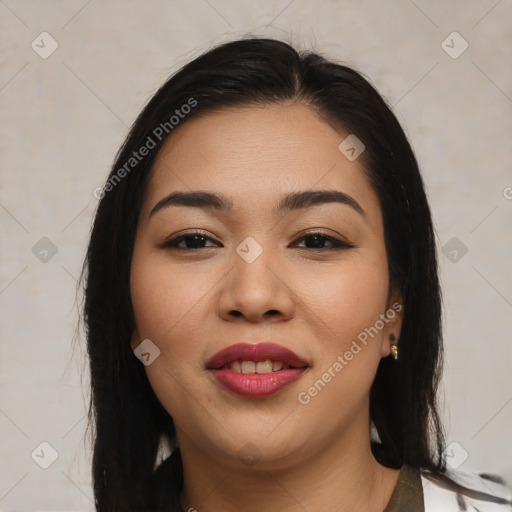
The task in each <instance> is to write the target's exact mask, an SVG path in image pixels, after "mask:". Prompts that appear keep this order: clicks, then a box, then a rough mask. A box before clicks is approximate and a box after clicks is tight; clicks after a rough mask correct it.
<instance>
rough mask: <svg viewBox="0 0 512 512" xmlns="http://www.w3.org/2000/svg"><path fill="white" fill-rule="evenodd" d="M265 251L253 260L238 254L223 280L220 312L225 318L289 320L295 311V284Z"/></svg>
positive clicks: (219, 297) (218, 306) (254, 321)
mask: <svg viewBox="0 0 512 512" xmlns="http://www.w3.org/2000/svg"><path fill="white" fill-rule="evenodd" d="M271 260H272V258H271V257H268V256H267V254H266V251H263V253H262V254H261V255H260V256H259V257H258V258H257V259H256V260H255V261H252V262H251V263H248V262H247V261H245V260H244V259H243V258H241V257H240V256H238V254H235V256H234V258H233V260H232V262H233V267H232V268H231V269H230V270H229V271H228V272H227V274H226V276H225V277H224V279H223V280H222V281H221V293H220V294H219V296H218V304H217V309H218V314H219V316H220V317H221V318H223V319H224V320H226V321H230V322H233V321H235V320H237V319H238V320H239V321H243V320H244V319H245V320H246V321H249V322H252V323H257V322H261V321H262V320H263V319H265V318H268V319H272V321H273V322H279V321H283V320H288V319H290V318H291V317H292V316H293V312H294V294H293V292H292V283H290V282H287V274H286V272H284V271H283V269H282V268H279V264H278V263H277V264H276V259H275V258H273V260H274V263H272V261H271Z"/></svg>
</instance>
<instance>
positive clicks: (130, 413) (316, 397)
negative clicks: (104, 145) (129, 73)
mask: <svg viewBox="0 0 512 512" xmlns="http://www.w3.org/2000/svg"><path fill="white" fill-rule="evenodd" d="M97 192H98V194H97V195H98V197H99V198H100V203H99V206H98V211H97V215H96V218H95V220H94V226H93V230H92V233H91V239H90V244H89V249H88V253H87V259H86V262H85V264H84V275H86V286H85V290H86V295H85V307H84V315H85V322H86V326H87V335H88V351H89V355H90V364H91V385H92V396H91V408H90V416H89V419H90V424H91V426H93V427H94V458H93V481H94V492H95V498H96V506H97V510H99V511H107V510H108V511H128V510H148V511H149V510H151V511H153V510H162V511H163V510H166V511H170V510H176V511H180V510H183V511H185V510H188V511H193V510H197V511H199V512H207V511H219V510H222V511H231V510H243V511H259V510H262V509H263V507H264V508H265V509H266V510H280V511H281V510H289V511H295V510H324V509H325V510H328V509H329V510H347V511H348V510H351V511H352V510H357V511H359V510H361V511H362V510H365V511H374V512H377V511H378V512H382V511H384V510H385V511H387V512H394V511H398V510H407V511H423V510H426V511H433V510H435V511H436V512H439V511H442V510H450V511H451V510H472V509H470V508H469V507H470V506H473V507H474V510H480V511H483V510H508V509H509V507H508V505H510V503H512V502H511V501H507V500H510V495H508V494H507V492H508V490H507V489H506V488H505V487H503V486H501V485H500V483H499V482H498V481H497V479H496V478H493V477H486V478H483V477H477V476H476V475H473V477H474V478H473V480H472V481H471V482H470V483H469V485H468V480H467V478H469V477H471V475H469V476H468V475H466V476H465V477H464V475H459V474H456V473H454V472H452V471H450V470H447V468H446V462H445V460H444V456H443V454H444V450H445V446H444V439H443V433H442V427H441V423H440V419H439V413H438V409H437V402H436V393H437V386H438V382H439V379H440V374H441V355H442V333H441V295H440V287H439V281H438V275H437V262H436V251H435V240H434V231H433V226H432V220H431V214H430V210H429V206H428V203H427V199H426V196H425V191H424V186H423V182H422V178H421V176H420V173H419V169H418V165H417V162H416V160H415V157H414V154H413V152H412V150H411V147H410V145H409V143H408V141H407V139H406V136H405V134H404V132H403V130H402V129H401V127H400V125H399V123H398V122H397V120H396V118H395V116H394V115H393V113H392V112H391V110H390V109H389V108H388V106H387V105H386V103H385V102H384V100H383V99H382V98H381V97H380V95H379V94H378V93H377V92H376V91H375V89H374V88H373V87H372V86H371V85H370V84H369V83H368V82H367V81H366V80H365V79H364V78H363V77H362V76H361V75H360V74H359V73H357V72H356V71H354V70H352V69H350V68H348V67H345V66H342V65H339V64H336V63H334V62H330V61H327V60H325V59H323V58H322V57H320V56H319V55H317V54H314V53H303V54H299V53H297V52H296V51H295V50H294V49H293V48H292V47H290V46H289V45H287V44H285V43H283V42H279V41H275V40H270V39H245V40H239V41H233V42H230V43H227V44H224V45H221V46H219V47H216V48H214V49H212V50H210V51H209V52H207V53H205V54H204V55H201V56H200V57H198V58H196V59H195V60H193V61H192V62H190V63H189V64H187V65H186V66H185V67H183V68H182V69H181V70H180V71H178V72H177V73H176V74H175V75H174V76H172V77H171V78H170V79H169V80H168V81H167V82H166V83H165V84H164V85H163V86H162V87H161V88H160V90H159V91H158V92H157V93H156V94H155V96H154V97H153V98H152V99H151V100H150V102H149V103H148V105H147V106H146V107H145V108H144V110H143V112H142V113H141V114H140V115H139V117H138V119H137V120H136V121H135V123H134V125H133V127H132V129H131V131H130V133H129V135H128V137H127V139H126V141H125V143H124V145H123V146H122V148H121V150H120V151H119V153H118V156H117V159H116V162H115V164H114V166H113V169H112V172H111V173H110V176H109V178H108V180H107V183H106V184H105V186H104V187H103V189H101V190H99V191H97ZM171 452H172V454H171V455H170V456H169V457H167V458H166V459H165V460H164V461H163V462H162V461H161V459H162V458H163V457H164V456H165V455H166V454H168V453H171ZM464 478H465V479H464ZM482 491H485V492H482ZM507 504H508V505H507Z"/></svg>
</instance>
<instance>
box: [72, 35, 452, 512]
mask: <svg viewBox="0 0 512 512" xmlns="http://www.w3.org/2000/svg"><path fill="white" fill-rule="evenodd" d="M285 101H297V102H301V103H302V104H304V105H306V106H308V107H309V108H311V109H312V110H313V111H314V112H316V113H317V114H319V115H320V116H321V117H322V118H323V119H324V120H325V122H326V123H329V124H330V125H332V126H333V127H334V128H336V129H338V130H342V131H343V132H344V133H350V134H354V135H356V136H357V138H358V139H360V140H361V141H363V143H364V145H365V151H364V153H363V154H362V155H361V157H360V158H361V161H362V163H363V167H364V172H365V174H366V176H367V179H368V180H369V182H370V184H371V186H372V187H373V188H374V190H375V192H376V193H377V195H378V198H379V202H380V206H381V210H382V214H383V221H384V231H385V246H386V251H387V257H388V267H389V276H390V287H391V288H392V289H394V290H398V291H399V292H400V293H401V295H402V298H403V307H404V312H403V314H404V317H403V325H402V330H401V335H400V344H399V346H400V357H399V359H398V360H397V361H394V360H391V358H383V359H382V360H381V362H380V364H379V367H378V370H377V374H376V377H375V380H374V383H373V385H372V388H371V392H370V417H371V421H372V423H373V424H374V426H375V428H376V431H377V432H378V437H379V441H378V442H377V441H374V442H372V450H373V453H374V456H375V457H376V459H377V460H378V461H379V462H380V463H382V464H383V465H385V466H388V467H392V468H399V467H400V466H402V465H403V464H410V465H412V466H415V467H423V468H426V469H428V470H430V471H431V472H432V473H434V474H442V473H443V472H444V471H445V469H446V468H445V463H444V459H443V456H442V454H443V450H444V437H443V432H442V427H441V422H440V417H439V413H438V406H437V398H436V397H437V388H438V384H439V380H440V376H441V361H442V327H441V324H442V321H441V311H442V310H441V291H440V285H439V280H438V268H437V256H436V244H435V234H434V229H433V225H432V219H431V212H430V209H429V205H428V202H427V198H426V194H425V189H424V183H423V180H422V177H421V175H420V171H419V168H418V164H417V161H416V158H415V156H414V154H413V151H412V149H411V146H410V144H409V142H408V140H407V137H406V135H405V133H404V131H403V130H402V128H401V126H400V124H399V122H398V121H397V119H396V117H395V115H394V114H393V113H392V111H391V109H390V108H389V106H388V105H387V103H386V101H385V100H384V99H383V98H382V97H381V96H380V95H379V93H378V92H377V91H376V90H375V88H374V87H373V86H372V85H371V84H370V83H369V81H368V80H366V79H365V78H364V77H363V76H362V75H361V74H360V73H358V72H357V71H355V70H354V69H352V68H350V67H347V66H345V65H342V64H339V63H336V62H333V61H331V60H327V59H326V58H324V57H322V56H321V55H319V54H317V53H313V52H298V51H296V50H295V49H294V48H293V47H291V46H290V45H288V44H286V43H284V42H281V41H277V40H273V39H258V38H248V39H241V40H236V41H232V42H229V43H226V44H222V45H219V46H217V47H214V48H213V49H211V50H209V51H208V52H206V53H204V54H202V55H200V56H199V57H197V58H196V59H194V60H192V61H191V62H190V63H188V64H187V65H185V66H184V67H183V68H181V69H180V70H179V71H178V72H176V73H175V74H174V75H173V76H171V77H170V78H169V79H168V80H167V81H166V82H165V83H164V84H163V85H162V86H161V88H160V89H159V90H158V91H157V92H156V94H155V95H154V96H153V97H152V98H151V100H150V101H149V102H148V104H147V105H146V107H145V108H144V109H143V110H142V112H141V113H140V115H139V116H138V118H137V119H136V121H135V122H134V124H133V126H132V127H131V130H130V132H129V134H128V136H127V138H126V140H125V142H124V143H123V145H122V147H121V148H120V150H119V152H118V154H117V157H116V160H115V163H114V165H113V167H112V170H111V172H110V175H109V177H108V180H107V182H106V186H105V188H104V189H103V190H102V191H101V194H100V197H101V199H100V201H99V205H98V208H97V212H96V215H95V219H94V223H93V227H92V231H91V236H90V241H89V246H88V250H87V256H86V259H85V261H84V266H83V269H82V275H81V279H82V280H84V281H85V285H84V288H85V301H84V311H83V318H84V322H85V327H86V335H87V350H88V355H89V358H90V375H91V388H92V393H91V400H90V407H89V424H88V427H91V428H92V436H93V444H94V453H93V467H92V471H93V488H94V495H95V503H96V507H97V510H98V511H101V512H107V511H109V512H126V511H127V510H146V507H147V506H148V503H149V502H150V500H151V499H152V497H151V496H149V495H148V494H149V491H148V490H150V489H153V488H154V487H153V484H154V478H155V477H154V475H155V469H156V468H157V464H158V460H157V456H158V452H159V447H161V446H162V444H166V445H167V446H168V447H169V448H170V449H171V450H172V449H174V448H175V447H176V433H175V429H174V424H173V420H172V418H171V416H170V415H169V413H168V412H167V411H166V410H165V409H164V408H163V406H162V405H161V403H160V402H159V400H158V399H157V397H156V395H155V393H154V392H153V389H152V388H151V385H150V383H149V381H148V379H147V377H146V374H145V371H144V367H143V365H142V364H141V363H140V362H139V361H138V360H137V359H136V357H135V356H134V354H133V351H132V349H131V346H130V337H131V334H132V332H133V330H134V328H135V321H134V315H133V309H132V304H131V298H130V285H129V283H130V266H131V259H132V253H133V247H134V239H135V232H136V227H137V221H138V218H139V214H140V211H141V206H142V202H143V199H144V194H145V190H146V186H147V183H148V178H149V175H150V172H151V169H152V167H153V163H154V161H155V158H156V156H157V155H158V153H159V150H160V148H161V147H162V144H163V143H164V142H165V141H166V140H167V139H168V138H169V137H172V136H173V130H175V129H179V127H180V126H182V125H183V124H184V123H187V122H188V121H189V120H190V119H193V118H194V117H196V116H198V115H203V114H207V113H209V112H214V111H216V110H218V109H221V108H225V107H237V106H243V105H262V104H277V103H281V102H285ZM185 105H188V107H187V108H185V107H184V106H185ZM172 116H174V117H175V119H172ZM178 117H179V120H177V119H178ZM176 126H178V128H176ZM150 146H151V149H149V151H144V152H142V151H140V149H141V148H143V147H146V148H148V147H150ZM135 153H136V156H134V154H135ZM142 153H144V155H142ZM123 170H124V172H123ZM176 453H179V452H178V451H175V457H176ZM178 464H179V461H178ZM180 478H181V476H180V474H179V471H178V473H177V474H176V475H175V480H176V482H177V486H176V489H179V486H180V485H181V480H180ZM169 492H171V491H169ZM173 492H174V493H175V494H176V492H177V491H173ZM173 499H176V497H174V498H173ZM175 502H176V503H177V501H175Z"/></svg>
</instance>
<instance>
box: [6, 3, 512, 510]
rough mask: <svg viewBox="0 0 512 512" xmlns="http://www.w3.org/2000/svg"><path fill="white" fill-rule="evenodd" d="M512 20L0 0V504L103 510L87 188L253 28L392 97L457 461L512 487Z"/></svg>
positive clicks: (457, 7) (483, 14) (415, 8)
mask: <svg viewBox="0 0 512 512" xmlns="http://www.w3.org/2000/svg"><path fill="white" fill-rule="evenodd" d="M511 19H512V2H511V0H501V1H496V0H485V1H484V0H482V1H474V0H473V1H459V2H454V1H452V2H444V1H441V0H438V1H435V2H427V1H421V0H415V1H414V2H413V1H409V0H402V1H388V2H383V1H377V0H374V1H360V2H356V1H334V0H323V1H320V2H312V1H306V0H292V1H290V0H275V1H270V0H267V1H259V2H252V1H235V0H190V1H185V0H176V1H156V0H149V1H142V0H131V1H122V0H109V1H100V0H90V1H86V0H69V1H60V2H59V1H42V0H41V1H37V2H35V1H15V0H0V46H1V55H0V59H1V60H0V112H1V119H0V121H1V122H0V155H1V160H0V170H1V188H0V225H1V230H2V231H1V233H2V235H1V239H2V249H1V268H0V321H1V323H0V326H1V327H0V328H1V345H0V358H1V359H0V362H1V365H0V437H1V445H0V460H1V461H2V464H1V468H0V511H3V512H5V511H28V510H47V511H49V510H52V511H57V510H60V511H64V510H67V511H88V510H93V508H94V507H93V502H92V490H91V486H90V455H91V451H90V446H88V444H87V443H85V445H84V439H83V438H84V432H85V426H86V416H85V415H86V403H87V401H88V396H89V395H88V392H87V385H88V378H87V372H86V366H84V365H85V364H86V360H85V358H84V356H83V354H81V353H80V351H75V352H74V353H73V351H72V339H73V336H74V333H75V325H76V321H77V308H76V305H75V304H74V299H75V288H76V279H77V278H78V275H79V271H80V268H81V264H82V260H83V257H84V251H85V246H86V241H87V238H88V233H89V229H90V226H91V221H92V217H93V215H94V211H95V208H96V205H97V200H96V199H95V197H94V195H93V191H94V189H95V188H96V187H100V186H102V185H103V182H104V180H105V178H106V177H107V174H108V171H109V168H110V166H111V165H112V162H113V158H114V155H115V153H116V152H117V149H118V148H119V146H120V144H121V142H122V141H123V139H124V137H125V135H126V133H127V130H128V127H129V125H130V124H131V123H132V122H133V120H134V118H135V116H136V115H137V114H138V112H139V111H140V109H141V108H142V107H143V105H144V104H145V102H146V101H147V100H148V99H149V97H150V96H151V95H152V94H153V93H154V92H155V91H156V89H157V88H158V87H159V85H160V84H161V83H162V82H163V81H164V80H165V79H166V78H167V76H168V75H169V74H170V73H171V72H173V71H175V70H176V69H178V68H179V67H180V66H181V65H183V64H184V63H185V62H187V61H188V60H190V59H191V58H193V57H195V56H197V55H198V54H199V53H200V52H202V51H204V50H206V49H207V48H209V47H210V46H212V45H213V44H217V43H220V42H224V41H227V40H229V39H231V38H234V37H237V36H244V35H248V34H253V35H259V36H270V37H276V38H279V39H283V40H285V41H288V42H291V43H293V44H295V45H296V46H297V47H298V48H300V49H313V50H317V51H319V52H322V53H324V54H325V55H326V56H327V57H330V58H334V59H337V60H339V61H343V62H345V63H347V64H349V65H353V66H355V67H356V68H357V69H358V70H359V71H362V72H363V73H365V74H366V75H367V76H368V77H369V78H370V80H371V81H372V82H373V83H374V85H376V86H377V88H378V89H379V90H380V92H381V93H382V94H383V95H384V96H385V97H386V98H387V100H388V102H389V103H390V104H391V105H393V107H394V111H395V113H396V115H397V116H398V118H399V120H400V122H401V123H402V125H403V126H404V129H405V130H406V133H407V134H408V136H409V137H410V139H411V142H412V144H413V147H414V148H415V151H416V155H417V157H418V160H419V162H420V166H421V169H422V172H423V175H424V179H425V183H426V186H427V190H428V194H429V199H430V202H431V206H432V210H433V215H434V221H435V224H436V229H437V234H438V247H439V253H440V265H441V278H442V285H443V292H444V301H445V302H444V305H445V321H444V323H445V343H446V364H445V375H444V381H443V386H442V391H443V396H444V399H443V401H442V403H443V404H444V406H443V407H444V419H445V423H446V432H447V440H448V443H453V444H451V445H450V453H449V455H450V460H451V463H452V465H453V466H454V467H458V468H459V469H460V470H472V469H476V470H480V471H484V470H485V471H492V472H496V473H500V474H502V475H503V476H505V477H506V478H508V479H509V480H511V479H512V462H511V461H512V440H511V439H512V438H511V432H512V377H511V360H512V348H511V347H512V344H511V336H510V333H511V331H512V314H511V313H512V272H511V260H512V236H511V224H512V223H511V220H512V171H511V169H512V149H511V144H510V141H511V135H512V116H511V111H512V73H511V66H510V62H511V48H512V24H511V23H510V20H511ZM43 32H47V34H42V35H41V33H43ZM454 32H457V34H454ZM56 45H58V47H57V48H56V50H55V51H54V52H53V53H51V50H53V47H54V46H56ZM466 45H468V47H467V48H466ZM50 53H51V54H50ZM41 239H43V240H41ZM55 251H56V252H55ZM465 251H467V252H465ZM81 343H82V345H83V339H82V340H81ZM81 371H84V372H85V373H84V377H83V381H81V377H80V374H81ZM42 442H46V443H49V445H51V448H50V447H49V446H48V445H41V443H42ZM52 450H55V454H56V456H57V458H56V460H55V461H54V462H53V463H52V464H51V465H50V466H49V467H48V468H47V469H43V468H42V467H41V465H43V466H44V465H47V464H49V463H50V462H51V461H52V454H53V453H54V452H53V451H52Z"/></svg>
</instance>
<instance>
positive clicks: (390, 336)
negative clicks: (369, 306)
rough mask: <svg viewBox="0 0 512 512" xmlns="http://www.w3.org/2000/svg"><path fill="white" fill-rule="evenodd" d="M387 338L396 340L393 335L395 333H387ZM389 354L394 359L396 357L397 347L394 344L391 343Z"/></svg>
mask: <svg viewBox="0 0 512 512" xmlns="http://www.w3.org/2000/svg"><path fill="white" fill-rule="evenodd" d="M389 339H390V340H391V341H395V340H396V336H395V333H393V332H392V333H391V334H390V335H389ZM391 355H392V356H393V359H394V360H395V361H396V360H397V359H398V347H397V346H396V345H394V344H393V345H391Z"/></svg>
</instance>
